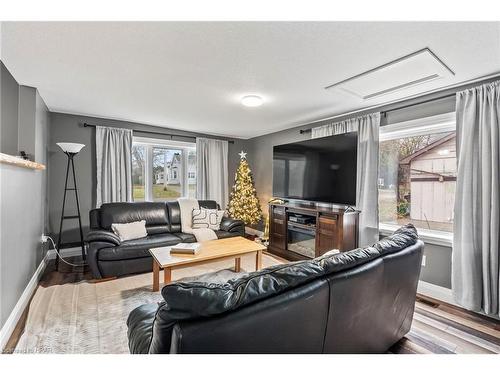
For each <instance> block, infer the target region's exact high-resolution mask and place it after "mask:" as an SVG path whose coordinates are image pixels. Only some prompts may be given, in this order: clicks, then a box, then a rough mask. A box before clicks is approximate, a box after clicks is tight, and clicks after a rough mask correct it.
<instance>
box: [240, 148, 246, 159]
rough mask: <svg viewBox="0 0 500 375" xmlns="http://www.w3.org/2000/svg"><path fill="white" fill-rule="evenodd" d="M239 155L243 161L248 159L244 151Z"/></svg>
mask: <svg viewBox="0 0 500 375" xmlns="http://www.w3.org/2000/svg"><path fill="white" fill-rule="evenodd" d="M238 155H240V158H241V159H246V158H247V153H246V152H244V151H243V150H241V152H240V153H239V154H238Z"/></svg>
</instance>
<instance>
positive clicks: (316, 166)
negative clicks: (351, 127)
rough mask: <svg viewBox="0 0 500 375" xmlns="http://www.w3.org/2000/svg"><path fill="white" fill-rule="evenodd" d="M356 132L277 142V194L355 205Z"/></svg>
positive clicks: (274, 193) (275, 193)
mask: <svg viewBox="0 0 500 375" xmlns="http://www.w3.org/2000/svg"><path fill="white" fill-rule="evenodd" d="M357 149H358V134H357V133H356V132H352V133H345V134H339V135H334V136H330V137H323V138H315V139H310V140H307V141H302V142H296V143H289V144H284V145H279V146H274V149H273V196H274V197H278V198H285V199H299V200H307V201H315V202H325V203H335V204H342V205H350V206H354V205H355V204H356V161H357Z"/></svg>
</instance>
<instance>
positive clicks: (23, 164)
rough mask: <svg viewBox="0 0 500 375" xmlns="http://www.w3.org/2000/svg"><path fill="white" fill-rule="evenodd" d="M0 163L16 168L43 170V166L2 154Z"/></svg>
mask: <svg viewBox="0 0 500 375" xmlns="http://www.w3.org/2000/svg"><path fill="white" fill-rule="evenodd" d="M0 163H1V164H10V165H15V166H17V167H21V168H27V169H34V170H39V171H43V170H45V165H44V164H40V163H36V162H34V161H30V160H24V159H21V158H18V157H16V156H13V155H8V154H2V153H0Z"/></svg>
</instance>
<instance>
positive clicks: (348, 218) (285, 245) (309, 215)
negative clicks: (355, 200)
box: [268, 203, 359, 261]
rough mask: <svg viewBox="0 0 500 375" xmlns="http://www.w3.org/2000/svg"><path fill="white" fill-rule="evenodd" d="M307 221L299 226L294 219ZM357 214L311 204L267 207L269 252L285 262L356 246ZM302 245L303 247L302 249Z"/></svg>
mask: <svg viewBox="0 0 500 375" xmlns="http://www.w3.org/2000/svg"><path fill="white" fill-rule="evenodd" d="M294 218H296V220H297V218H298V220H304V219H305V220H306V221H307V223H306V224H304V223H300V222H297V221H294V220H293V219H294ZM358 218H359V211H355V210H352V209H351V210H346V209H345V208H336V207H324V206H316V205H314V204H311V205H309V204H291V203H284V204H274V203H271V204H270V205H269V246H268V251H269V252H271V253H274V254H276V255H279V256H281V257H283V258H285V259H288V260H292V261H293V260H303V259H311V258H314V257H317V256H320V255H323V254H324V253H326V252H327V251H329V250H332V249H338V250H340V251H348V250H352V249H355V248H357V247H358ZM304 244H305V246H304Z"/></svg>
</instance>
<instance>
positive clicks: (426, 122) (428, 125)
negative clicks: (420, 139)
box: [379, 112, 457, 247]
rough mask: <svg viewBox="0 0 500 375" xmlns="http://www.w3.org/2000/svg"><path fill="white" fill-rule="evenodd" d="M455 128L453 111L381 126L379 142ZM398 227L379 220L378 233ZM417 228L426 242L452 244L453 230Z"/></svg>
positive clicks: (443, 131)
mask: <svg viewBox="0 0 500 375" xmlns="http://www.w3.org/2000/svg"><path fill="white" fill-rule="evenodd" d="M456 130H457V129H456V114H455V112H448V113H443V114H440V115H436V116H429V117H422V118H419V119H415V120H409V121H403V122H398V123H394V124H389V125H385V126H381V127H380V130H379V143H380V142H384V141H391V140H394V139H400V138H406V137H414V136H418V135H428V134H434V133H446V132H456ZM379 220H380V219H379ZM398 228H399V226H398V225H397V224H390V223H383V222H380V221H379V233H380V234H381V235H383V236H387V235H390V234H392V233H393V232H394V231H395V230H396V229H398ZM417 229H418V234H419V237H420V238H421V239H422V240H424V241H425V242H427V243H431V244H435V245H440V246H447V247H451V246H453V232H444V231H438V230H431V229H421V228H417Z"/></svg>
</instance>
